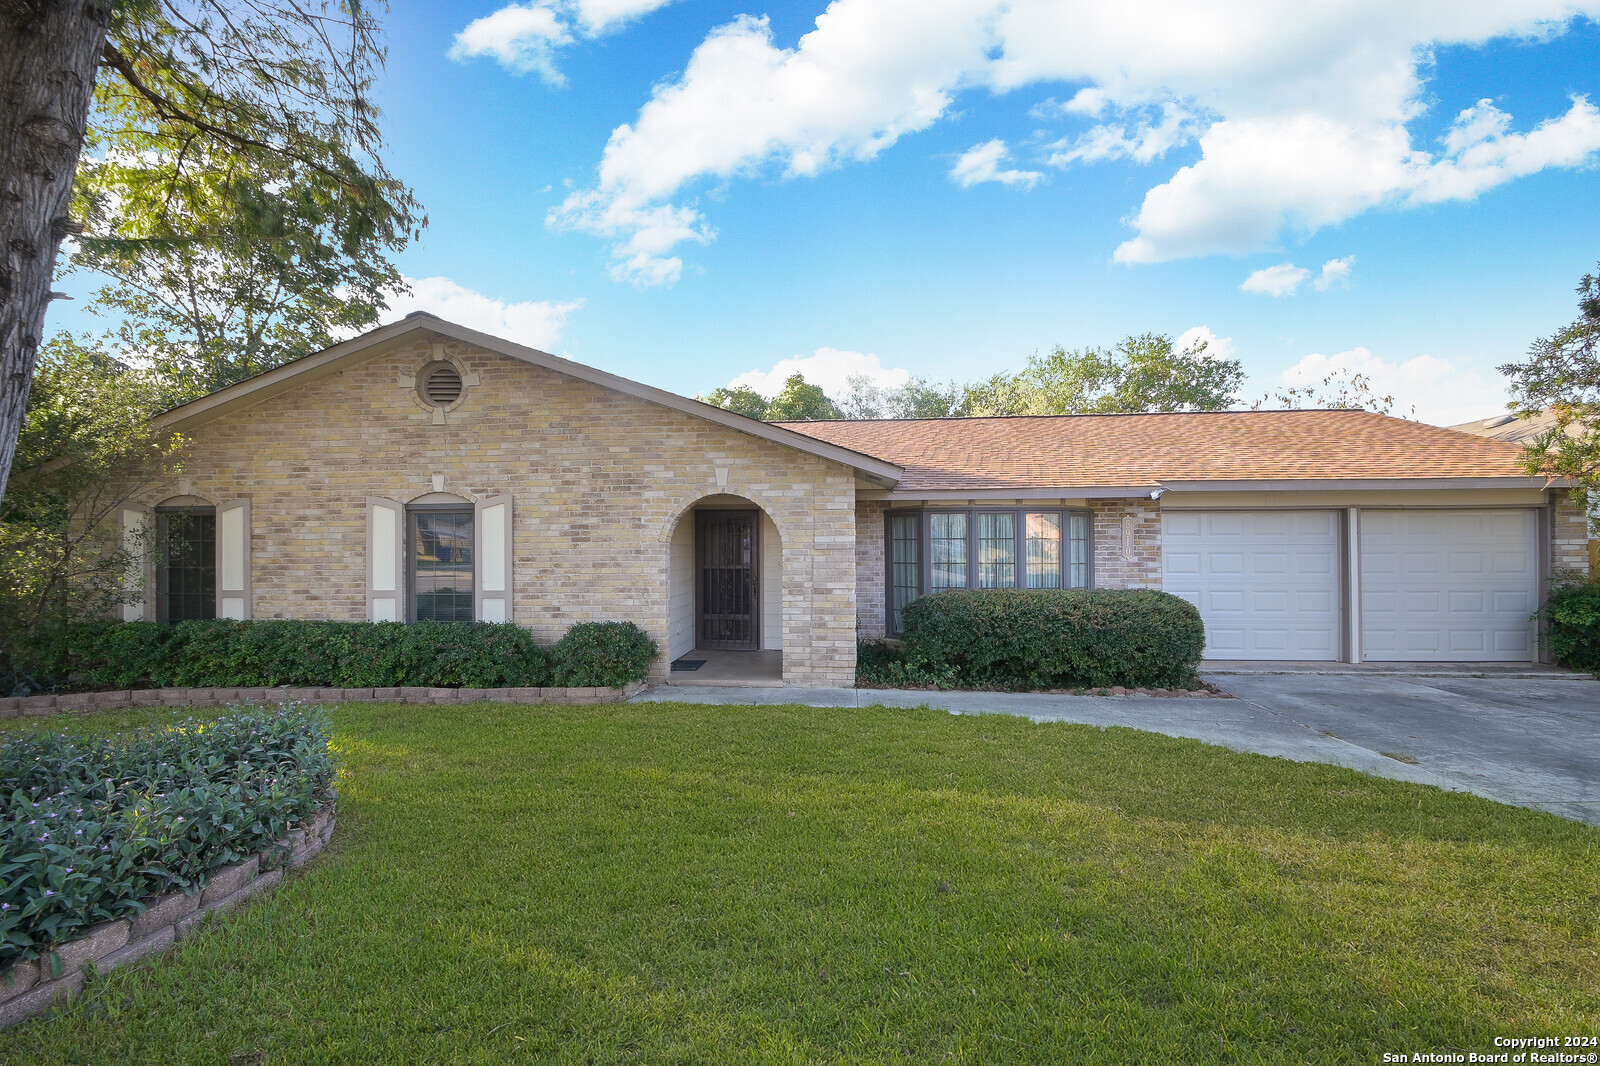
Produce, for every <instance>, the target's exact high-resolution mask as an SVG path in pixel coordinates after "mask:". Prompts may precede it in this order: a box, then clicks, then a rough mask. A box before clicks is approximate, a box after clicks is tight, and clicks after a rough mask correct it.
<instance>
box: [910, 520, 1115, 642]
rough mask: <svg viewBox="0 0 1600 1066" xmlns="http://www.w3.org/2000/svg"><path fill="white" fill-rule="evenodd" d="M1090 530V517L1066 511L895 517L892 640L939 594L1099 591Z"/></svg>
mask: <svg viewBox="0 0 1600 1066" xmlns="http://www.w3.org/2000/svg"><path fill="white" fill-rule="evenodd" d="M1090 529H1091V522H1090V515H1089V514H1088V512H1085V511H1070V510H1064V509H1061V508H1037V509H1035V508H1029V507H993V508H991V507H971V508H962V509H959V510H956V509H946V508H940V509H928V510H919V511H891V512H889V517H888V529H887V535H888V548H889V584H890V589H889V592H890V595H889V612H888V614H889V617H888V619H887V623H888V630H889V632H890V633H899V632H900V617H901V612H902V611H904V610H905V608H906V605H907V604H909V603H911V602H912V601H913V600H915V599H916V598H917V597H918V596H922V595H925V594H927V593H931V592H942V591H944V590H945V589H965V588H979V589H1000V588H1029V589H1060V588H1089V587H1091V585H1092V584H1093V570H1092V567H1091V566H1090V559H1091V553H1090V544H1089V541H1090V535H1091V534H1090Z"/></svg>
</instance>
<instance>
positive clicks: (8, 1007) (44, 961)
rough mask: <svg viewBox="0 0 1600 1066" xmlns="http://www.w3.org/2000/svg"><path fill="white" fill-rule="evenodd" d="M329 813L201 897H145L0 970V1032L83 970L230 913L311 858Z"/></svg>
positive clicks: (65, 992) (99, 969) (52, 999)
mask: <svg viewBox="0 0 1600 1066" xmlns="http://www.w3.org/2000/svg"><path fill="white" fill-rule="evenodd" d="M334 824H335V823H334V817H333V808H332V807H331V806H329V807H325V808H323V809H322V810H320V811H318V812H317V815H316V817H315V818H313V819H312V820H311V822H310V824H309V825H307V826H306V827H305V828H303V829H291V830H289V832H288V834H287V835H286V836H284V837H283V838H282V839H281V840H277V841H274V842H273V844H272V845H271V846H270V847H268V848H267V849H266V850H264V851H261V852H259V853H257V854H254V855H251V856H250V857H249V858H248V859H245V860H243V861H241V862H236V863H232V864H231V865H228V866H224V867H222V868H221V869H220V870H216V871H213V873H212V875H211V879H210V881H209V882H208V883H207V884H206V887H205V888H204V889H203V890H201V891H199V892H185V891H183V890H182V889H174V890H172V891H171V892H167V893H164V894H163V895H160V896H155V897H152V898H150V899H146V900H143V901H142V902H143V904H144V908H145V909H144V910H143V911H142V912H141V913H139V914H138V915H137V916H135V917H132V918H117V919H115V920H113V921H106V922H99V923H97V924H95V925H92V926H90V927H89V928H87V929H85V930H83V935H82V936H80V937H79V938H78V939H76V940H73V941H70V942H68V943H66V944H63V945H61V946H59V947H57V948H55V949H54V950H52V951H49V952H47V953H46V954H44V955H41V956H39V957H38V958H36V959H21V960H18V961H16V962H14V963H12V965H11V968H10V969H9V970H5V971H0V1027H4V1026H7V1025H15V1024H16V1023H17V1022H20V1021H25V1020H26V1019H28V1018H32V1017H33V1016H35V1015H37V1014H43V1013H44V1012H45V1011H47V1010H49V1009H50V1008H52V1007H54V1006H57V1005H59V1004H61V1003H63V1002H65V1001H66V1000H68V999H70V998H71V997H73V996H75V995H77V994H78V993H79V992H80V991H82V990H83V985H84V982H85V980H87V978H88V971H89V970H91V969H93V970H94V972H95V973H110V972H111V971H112V970H115V969H116V968H117V967H118V966H126V965H127V964H128V963H130V962H137V961H139V960H140V959H142V958H145V957H146V956H149V955H154V954H156V953H158V952H161V951H165V950H166V949H167V948H169V947H171V946H172V945H173V944H175V943H176V942H178V941H180V940H183V939H184V938H186V937H188V936H189V935H190V934H191V933H194V932H195V931H196V930H197V929H199V928H200V924H201V920H202V919H203V918H205V917H206V916H207V915H210V914H215V913H220V912H222V911H225V910H228V909H229V908H231V907H234V906H236V905H238V904H240V903H243V902H244V901H245V900H247V899H249V898H250V897H251V896H254V895H255V894H256V893H258V892H263V891H265V890H267V889H269V888H272V887H274V886H275V885H277V884H278V882H279V881H282V880H283V873H284V870H285V869H298V868H299V867H301V866H304V865H305V864H306V863H308V862H310V861H311V860H312V859H314V858H316V856H317V853H318V852H320V851H321V850H322V849H323V847H324V845H326V844H327V843H328V841H329V840H330V839H331V838H332V837H333V828H334Z"/></svg>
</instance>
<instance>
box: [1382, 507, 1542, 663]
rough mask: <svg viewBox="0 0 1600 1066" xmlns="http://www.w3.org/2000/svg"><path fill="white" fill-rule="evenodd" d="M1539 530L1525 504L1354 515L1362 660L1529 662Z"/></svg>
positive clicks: (1535, 603)
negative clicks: (1358, 545) (1358, 518)
mask: <svg viewBox="0 0 1600 1066" xmlns="http://www.w3.org/2000/svg"><path fill="white" fill-rule="evenodd" d="M1537 535H1538V519H1537V517H1536V515H1535V513H1534V512H1533V511H1532V510H1527V509H1515V510H1495V511H1422V510H1418V511H1362V512H1361V549H1360V555H1361V560H1360V561H1361V651H1362V658H1364V659H1370V660H1377V661H1384V660H1388V661H1394V660H1405V659H1416V660H1422V661H1452V660H1455V661H1467V662H1472V661H1503V662H1526V661H1528V660H1530V659H1532V658H1533V653H1534V650H1535V648H1536V647H1537V642H1536V641H1535V639H1534V622H1533V620H1532V615H1533V613H1534V610H1535V608H1536V606H1537V603H1538V588H1539V584H1538V573H1537V567H1538V563H1537V560H1538V551H1537V549H1536V547H1535V545H1536V538H1537Z"/></svg>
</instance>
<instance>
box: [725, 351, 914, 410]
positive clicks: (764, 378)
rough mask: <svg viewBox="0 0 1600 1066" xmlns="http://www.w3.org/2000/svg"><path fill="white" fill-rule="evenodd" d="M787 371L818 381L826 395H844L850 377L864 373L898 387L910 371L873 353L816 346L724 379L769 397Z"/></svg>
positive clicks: (883, 384)
mask: <svg viewBox="0 0 1600 1066" xmlns="http://www.w3.org/2000/svg"><path fill="white" fill-rule="evenodd" d="M791 374H801V375H803V376H804V377H805V379H806V381H807V382H809V383H810V384H812V385H820V386H821V387H822V391H823V392H825V393H827V394H828V395H829V396H830V397H841V396H846V395H848V394H849V392H850V379H851V378H853V377H865V378H867V379H868V380H869V381H871V382H872V384H874V385H876V386H878V387H879V388H886V389H896V388H899V387H900V386H901V385H904V384H905V383H906V382H908V381H910V380H911V371H909V370H906V369H904V368H903V367H885V366H884V365H883V363H882V362H880V361H879V359H878V357H877V356H875V355H870V354H866V353H863V352H849V351H841V350H840V349H838V348H818V349H817V350H816V351H815V352H814V353H813V354H811V355H796V356H793V357H791V358H789V359H780V360H779V361H778V362H777V363H775V364H773V367H772V369H771V370H747V371H745V372H744V373H743V374H740V375H739V376H738V377H736V378H734V379H733V380H732V381H730V382H728V387H729V388H730V389H736V388H739V387H740V386H741V385H747V386H749V387H750V388H752V389H755V390H756V391H757V392H759V393H760V394H761V395H763V396H765V397H767V398H768V399H771V398H772V397H774V396H776V395H777V394H778V393H779V392H780V391H781V390H782V389H783V383H784V382H785V381H788V380H789V375H791Z"/></svg>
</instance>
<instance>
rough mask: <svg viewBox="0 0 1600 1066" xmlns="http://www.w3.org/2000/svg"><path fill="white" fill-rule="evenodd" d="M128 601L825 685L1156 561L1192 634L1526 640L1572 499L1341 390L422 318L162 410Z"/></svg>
mask: <svg viewBox="0 0 1600 1066" xmlns="http://www.w3.org/2000/svg"><path fill="white" fill-rule="evenodd" d="M158 421H159V423H160V424H161V425H163V426H165V427H168V428H171V429H174V430H178V431H180V432H182V433H183V434H185V435H186V436H188V437H189V438H191V440H192V442H193V444H192V447H191V450H190V453H189V458H188V460H187V461H186V464H185V466H184V470H183V473H182V476H181V477H179V478H178V479H177V480H176V481H175V482H173V483H171V484H167V485H162V486H159V487H156V488H153V489H151V490H150V491H148V492H146V493H144V494H143V495H141V496H140V497H139V498H138V499H136V500H133V501H130V502H129V503H128V504H127V505H126V506H125V507H124V509H123V511H122V514H121V523H122V528H123V535H124V536H125V537H126V538H127V542H128V543H129V544H130V545H131V544H134V543H144V542H145V538H146V536H147V535H148V533H150V532H155V533H158V534H159V535H158V536H156V537H155V538H154V543H155V545H156V548H155V550H154V551H153V552H151V553H147V557H149V558H150V562H149V563H148V565H147V568H146V573H145V574H144V575H143V580H140V581H134V582H132V583H131V586H130V587H131V588H132V589H133V590H134V592H135V594H136V595H137V597H138V598H137V599H136V600H135V601H134V602H131V603H129V604H128V605H127V606H126V607H125V609H124V612H125V613H124V617H126V618H127V619H130V620H132V619H159V620H166V621H178V620H182V619H185V618H195V617H213V616H216V617H227V618H327V619H348V620H361V619H369V620H377V621H381V620H396V621H398V620H412V619H418V618H440V619H481V620H488V621H514V622H516V623H518V624H520V625H524V626H527V627H529V628H530V629H532V630H534V631H535V633H537V634H538V635H539V636H540V637H541V638H542V639H546V640H550V641H553V640H555V639H556V638H557V637H559V636H560V635H561V633H563V632H564V631H565V630H566V629H567V627H569V626H570V625H572V624H573V623H575V622H579V621H585V620H620V621H632V622H635V623H637V624H638V625H639V626H640V627H641V628H643V629H644V630H645V631H646V632H648V633H649V634H650V635H651V636H652V637H653V638H654V639H655V640H656V641H657V642H658V643H659V644H660V646H661V648H662V650H663V652H664V653H665V654H664V656H663V658H662V659H661V660H660V661H658V663H657V664H656V667H655V670H656V675H657V676H658V677H664V676H666V673H667V663H668V662H669V661H671V660H675V659H678V658H680V657H683V656H685V655H686V654H688V653H690V652H692V651H696V650H700V651H723V652H726V651H750V652H755V653H757V654H758V655H764V656H766V661H768V662H772V663H774V671H775V672H776V671H778V670H779V669H780V668H779V667H778V666H777V665H776V664H777V663H778V662H781V680H782V681H783V683H785V684H791V685H824V684H829V685H840V684H850V683H852V681H853V678H854V671H855V655H856V639H857V634H858V633H859V634H861V635H864V636H868V637H877V636H884V635H890V636H892V635H893V634H894V633H895V631H896V627H897V620H898V617H899V613H900V611H901V609H902V608H904V606H905V605H906V604H907V603H909V602H910V601H911V600H912V599H915V598H916V597H917V596H920V595H923V594H926V593H928V592H931V591H936V590H939V589H944V588H952V587H993V586H1020V587H1044V588H1057V587H1101V588H1162V589H1167V590H1169V591H1172V592H1175V593H1177V594H1179V595H1182V596H1185V597H1188V598H1189V599H1191V600H1193V601H1194V602H1195V603H1196V604H1197V605H1198V606H1199V608H1200V611H1201V614H1202V616H1203V617H1204V618H1205V621H1206V627H1207V639H1208V652H1207V654H1208V655H1209V656H1211V657H1214V658H1244V659H1274V658H1282V659H1326V660H1350V661H1358V662H1359V661H1364V660H1382V659H1404V660H1466V661H1476V660H1486V661H1487V660H1508V661H1519V660H1520V661H1527V660H1532V659H1535V658H1537V657H1538V654H1539V650H1538V643H1537V640H1536V630H1535V626H1534V624H1533V623H1532V622H1531V621H1530V616H1531V615H1532V614H1533V612H1534V611H1535V609H1536V608H1537V607H1538V604H1539V601H1540V596H1541V590H1542V589H1543V587H1544V584H1545V581H1546V579H1547V577H1548V576H1549V575H1551V574H1552V573H1554V572H1556V571H1560V570H1577V569H1580V568H1587V565H1588V559H1587V554H1586V549H1585V540H1586V532H1587V531H1586V529H1585V525H1584V517H1583V515H1582V514H1581V513H1580V512H1579V511H1578V509H1577V508H1576V507H1575V506H1573V504H1572V503H1571V502H1570V501H1569V500H1568V498H1567V494H1566V492H1565V490H1564V489H1562V488H1561V487H1559V486H1556V487H1552V486H1549V485H1547V484H1546V483H1545V482H1544V481H1543V480H1541V479H1536V478H1530V477H1527V476H1526V475H1525V474H1524V473H1523V472H1522V470H1521V469H1520V468H1519V466H1518V464H1517V455H1518V448H1517V447H1516V446H1514V445H1510V444H1506V443H1503V442H1499V441H1494V440H1488V439H1484V438H1481V437H1473V436H1469V435H1467V434H1463V433H1456V432H1452V431H1450V430H1447V429H1440V428H1437V427H1433V426H1425V425H1420V424H1417V423H1414V422H1407V421H1402V420H1400V419H1394V418H1386V417H1384V416H1381V415H1376V414H1371V413H1367V412H1360V411H1276V412H1224V413H1208V414H1172V415H1119V416H1063V417H1055V418H984V419H944V420H926V421H923V420H912V421H878V422H806V423H770V424H769V423H763V422H758V421H755V420H752V419H749V418H745V417H743V416H741V415H737V414H733V413H731V412H728V411H724V410H722V409H720V408H716V407H711V406H707V405H706V404H702V403H699V402H697V401H695V400H690V399H686V398H684V397H682V396H677V395H674V394H672V393H669V392H665V391H662V390H660V389H656V388H652V387H650V386H647V385H642V384H639V383H637V382H633V381H628V380H626V379H624V378H620V377H617V376H615V375H612V374H608V373H605V372H603V371H600V370H595V369H593V368H591V367H587V366H582V365H580V364H577V363H573V362H570V361H568V360H564V359H560V358H557V357H555V356H552V355H549V354H547V353H544V352H540V351H536V350H534V349H531V348H526V347H523V346H521V345H518V344H513V343H511V342H508V341H504V340H500V339H498V338H495V337H491V336H488V335H486V334H483V333H479V332H476V331H474V330H470V329H467V328H465V327H462V326H459V325H455V324H454V323H450V322H446V321H444V320H442V319H439V318H435V317H433V316H431V315H426V314H420V313H419V314H414V315H411V316H409V317H407V318H405V319H404V320H402V321H400V322H396V323H393V324H391V325H387V326H383V327H380V328H378V329H374V330H372V331H371V332H369V333H366V334H364V335H363V336H360V337H358V338H355V339H354V340H351V341H348V342H346V343H343V344H340V345H337V346H335V347H332V348H329V349H327V350H325V351H322V352H319V353H316V354H314V355H310V356H307V357H305V358H303V359H300V360H297V361H295V362H293V363H289V364H286V365H284V366H281V367H279V368H277V369H275V370H272V371H269V372H267V373H264V374H261V375H259V376H257V377H254V378H251V379H249V380H247V381H243V382H240V383H238V384H236V385H233V386H230V387H229V388H226V389H223V390H221V391H219V392H216V393H213V394H211V395H209V396H206V397H203V398H201V399H199V400H195V401H193V402H191V403H188V404H185V405H184V406H182V407H178V408H175V409H173V410H171V411H168V412H166V413H164V414H163V415H161V416H159V419H158Z"/></svg>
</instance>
